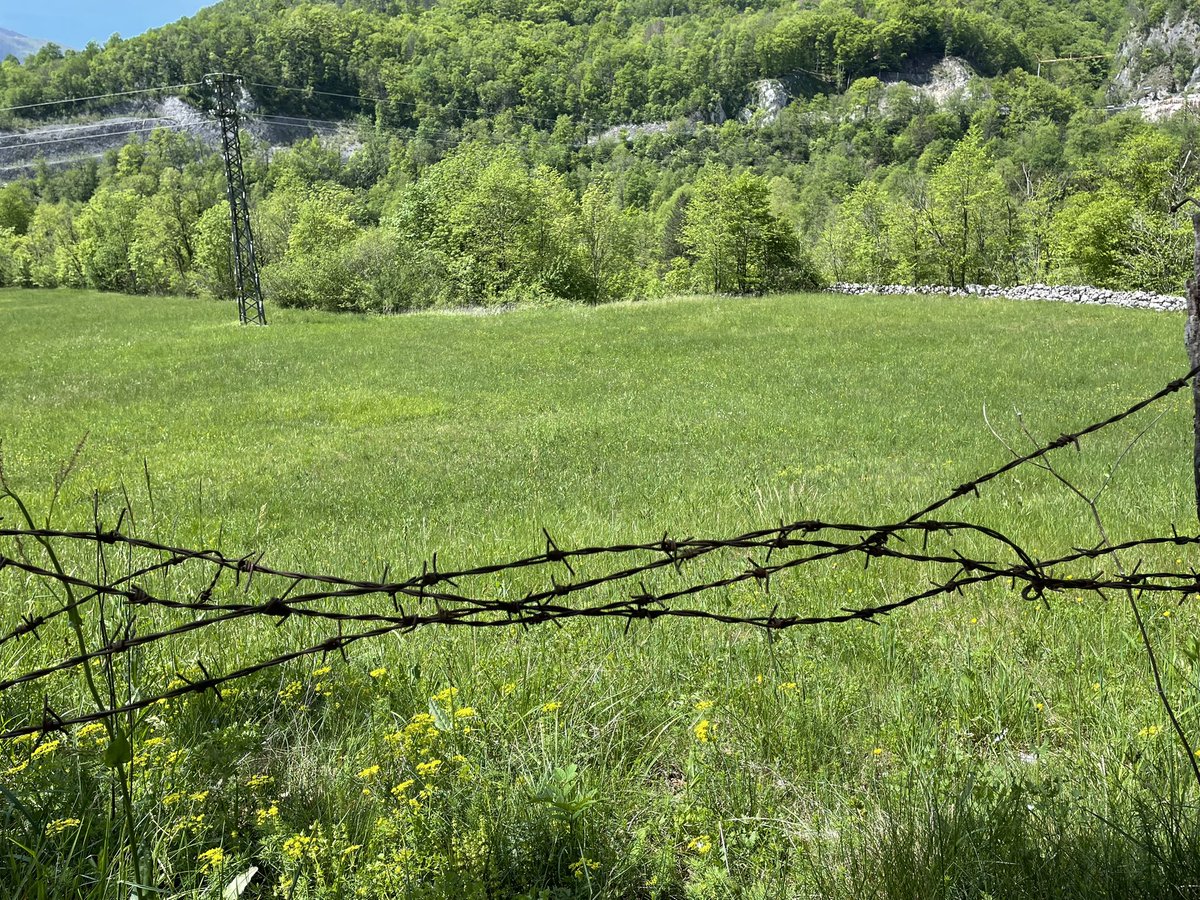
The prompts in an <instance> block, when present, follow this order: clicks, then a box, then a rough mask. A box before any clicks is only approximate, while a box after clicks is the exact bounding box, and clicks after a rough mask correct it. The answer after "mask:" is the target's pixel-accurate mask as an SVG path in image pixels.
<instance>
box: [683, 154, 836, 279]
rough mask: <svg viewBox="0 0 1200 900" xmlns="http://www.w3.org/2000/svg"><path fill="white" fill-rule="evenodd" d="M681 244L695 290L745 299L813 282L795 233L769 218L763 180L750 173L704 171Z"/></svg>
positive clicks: (766, 187)
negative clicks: (688, 257) (691, 266)
mask: <svg viewBox="0 0 1200 900" xmlns="http://www.w3.org/2000/svg"><path fill="white" fill-rule="evenodd" d="M681 242H682V244H683V245H684V247H686V248H687V250H688V252H689V255H690V256H691V259H692V261H693V269H692V271H693V281H694V284H695V286H696V287H698V288H699V289H701V290H705V291H714V292H716V293H737V294H751V293H758V292H761V291H764V290H771V289H773V288H780V287H791V286H803V285H804V284H805V283H808V282H813V281H815V280H816V274H815V270H814V268H813V266H812V264H811V262H810V261H809V260H808V259H807V258H806V256H805V254H804V253H803V250H802V248H801V246H800V243H799V240H798V239H797V237H796V234H795V231H794V230H793V229H792V228H791V226H790V225H788V224H787V223H786V222H784V221H782V220H781V219H779V218H778V217H777V216H776V215H774V214H773V213H772V212H771V194H770V187H769V184H768V182H767V180H766V179H765V178H763V177H762V176H758V175H754V174H752V173H750V172H741V173H739V174H737V175H730V174H729V173H728V172H726V171H724V170H722V169H708V170H706V171H705V172H704V173H703V174H702V175H701V177H700V179H699V180H697V182H696V183H695V185H694V186H693V189H692V196H691V201H690V202H689V203H688V206H687V211H686V218H685V221H684V226H683V230H682V233H681Z"/></svg>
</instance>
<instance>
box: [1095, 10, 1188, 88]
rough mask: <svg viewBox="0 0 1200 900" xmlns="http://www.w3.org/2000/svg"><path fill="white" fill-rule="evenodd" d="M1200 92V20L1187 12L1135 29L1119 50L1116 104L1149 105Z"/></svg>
mask: <svg viewBox="0 0 1200 900" xmlns="http://www.w3.org/2000/svg"><path fill="white" fill-rule="evenodd" d="M1194 90H1200V21H1198V19H1197V16H1196V14H1194V13H1192V12H1190V11H1185V12H1184V13H1183V14H1182V15H1180V16H1178V17H1176V18H1174V19H1172V18H1171V17H1170V16H1169V15H1168V16H1166V17H1164V18H1163V19H1162V20H1161V21H1158V22H1152V23H1150V24H1149V25H1148V26H1146V27H1143V28H1140V29H1135V30H1134V31H1133V32H1131V33H1130V34H1129V35H1128V36H1127V37H1126V38H1125V40H1124V41H1122V42H1121V46H1120V49H1119V50H1118V51H1117V71H1116V75H1115V77H1114V78H1113V83H1112V87H1111V89H1110V97H1111V99H1112V100H1113V102H1115V103H1132V104H1136V105H1139V106H1140V105H1145V104H1147V103H1153V102H1155V101H1164V100H1169V99H1172V98H1174V97H1176V96H1178V95H1179V94H1183V93H1188V92H1191V91H1194Z"/></svg>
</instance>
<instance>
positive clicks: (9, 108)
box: [0, 81, 202, 113]
mask: <svg viewBox="0 0 1200 900" xmlns="http://www.w3.org/2000/svg"><path fill="white" fill-rule="evenodd" d="M201 84H202V82H199V81H189V82H184V83H183V84H168V85H164V86H162V87H149V88H139V89H137V90H133V91H113V92H111V93H108V94H93V95H91V96H89V97H66V98H64V99H62V100H43V101H42V102H40V103H24V104H22V105H20V106H4V107H0V113H6V112H17V111H18V110H22V109H38V108H40V107H44V106H61V105H63V104H67V103H88V102H90V101H92V100H109V99H111V98H113V97H131V96H133V95H134V94H153V93H158V92H160V91H177V90H182V89H184V88H190V87H199V86H200V85H201Z"/></svg>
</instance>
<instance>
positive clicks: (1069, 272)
mask: <svg viewBox="0 0 1200 900" xmlns="http://www.w3.org/2000/svg"><path fill="white" fill-rule="evenodd" d="M1133 218H1134V203H1133V201H1132V200H1131V199H1130V198H1129V197H1128V196H1126V195H1125V194H1123V193H1122V192H1120V191H1119V190H1118V189H1117V188H1116V186H1115V185H1109V186H1108V187H1106V188H1105V189H1104V190H1101V191H1100V192H1098V193H1096V194H1075V195H1074V196H1072V197H1069V198H1068V199H1067V201H1066V203H1064V204H1063V206H1062V208H1061V209H1060V210H1059V211H1058V212H1057V213H1056V214H1055V216H1054V228H1053V231H1052V238H1051V252H1052V253H1053V257H1054V269H1053V272H1054V276H1055V278H1056V279H1057V280H1059V281H1066V282H1072V281H1074V282H1083V283H1084V284H1094V285H1096V286H1097V287H1119V286H1120V284H1121V277H1122V272H1123V260H1124V258H1125V255H1126V248H1127V245H1128V242H1129V234H1130V230H1131V228H1132V226H1133Z"/></svg>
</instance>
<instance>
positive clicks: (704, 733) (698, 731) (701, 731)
mask: <svg viewBox="0 0 1200 900" xmlns="http://www.w3.org/2000/svg"><path fill="white" fill-rule="evenodd" d="M711 729H712V722H710V721H708V719H701V720H700V721H699V722H697V723H696V724H695V726H694V727H693V728H692V732H693V733H694V734H695V735H696V740H698V741H699V742H700V743H702V744H707V743H708V741H709V732H710V731H711Z"/></svg>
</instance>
